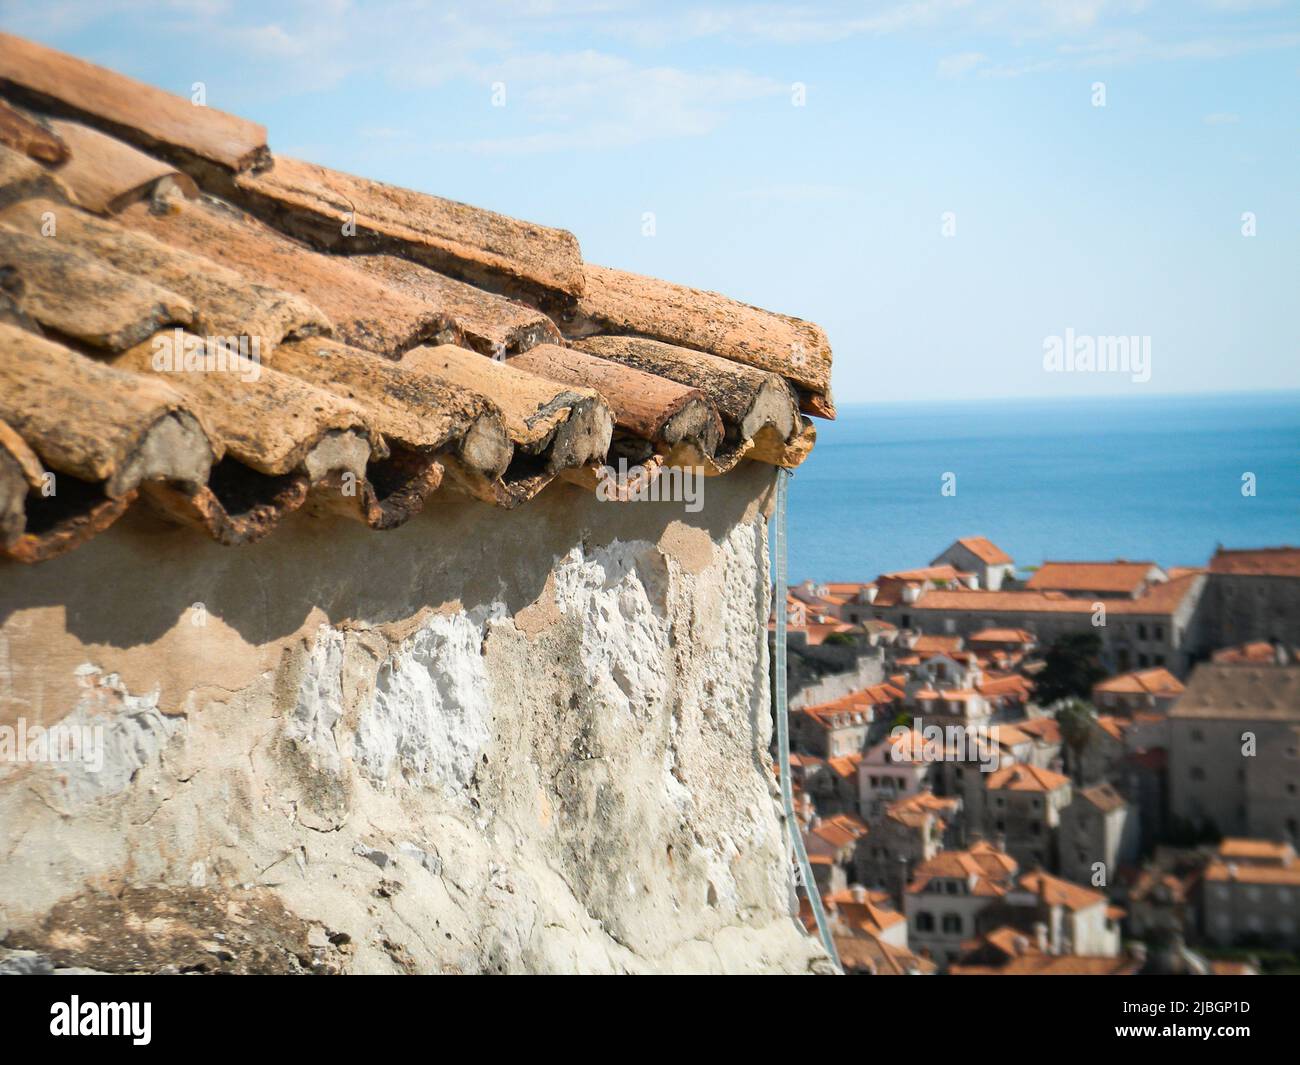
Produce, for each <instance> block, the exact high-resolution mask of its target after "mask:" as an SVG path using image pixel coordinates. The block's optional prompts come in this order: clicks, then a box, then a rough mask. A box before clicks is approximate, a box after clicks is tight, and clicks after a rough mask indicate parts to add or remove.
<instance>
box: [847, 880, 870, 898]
mask: <svg viewBox="0 0 1300 1065" xmlns="http://www.w3.org/2000/svg"><path fill="white" fill-rule="evenodd" d="M849 891H851V892H852V893H853V901H854V902H866V901H867V889H866V888H864V887H863V886H862V885H861V884H854V885H853V886H852V887H851V888H849Z"/></svg>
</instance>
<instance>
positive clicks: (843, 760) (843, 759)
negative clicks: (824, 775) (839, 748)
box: [826, 751, 862, 780]
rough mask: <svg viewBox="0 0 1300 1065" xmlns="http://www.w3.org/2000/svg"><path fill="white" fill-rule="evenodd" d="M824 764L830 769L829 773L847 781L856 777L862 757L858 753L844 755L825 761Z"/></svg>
mask: <svg viewBox="0 0 1300 1065" xmlns="http://www.w3.org/2000/svg"><path fill="white" fill-rule="evenodd" d="M826 764H827V765H828V766H830V767H831V771H832V772H833V773H834V774H835V775H836V776H838V777H842V778H844V779H845V780H848V779H849V778H850V777H854V776H856V775H857V772H858V766H860V765H861V764H862V755H861V753H859V752H856V751H855V752H854V753H853V754H844V755H840V756H838V757H836V758H828V759H826Z"/></svg>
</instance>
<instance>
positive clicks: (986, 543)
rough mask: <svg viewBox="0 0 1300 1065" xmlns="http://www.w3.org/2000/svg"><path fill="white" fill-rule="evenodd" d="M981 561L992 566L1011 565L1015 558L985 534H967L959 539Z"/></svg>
mask: <svg viewBox="0 0 1300 1065" xmlns="http://www.w3.org/2000/svg"><path fill="white" fill-rule="evenodd" d="M957 542H958V543H959V544H961V546H962V547H964V548H966V550H967V551H969V552H970V553H971V554H972V555H974V556H975V557H976V558H978V559H979V560H980V561H981V562H984V563H986V564H987V565H990V566H1006V565H1010V564H1011V563H1012V562H1013V561H1014V559H1012V557H1011V556H1010V555H1008V554H1007V553H1006V552H1005V551H1003V550H1002V548H1000V547H998V545H997V544H995V543H994V542H993V541H992V540H989V539H988V538H987V537H983V536H965V537H962V539H960V540H958V541H957Z"/></svg>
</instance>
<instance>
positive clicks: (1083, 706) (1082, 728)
mask: <svg viewBox="0 0 1300 1065" xmlns="http://www.w3.org/2000/svg"><path fill="white" fill-rule="evenodd" d="M1096 719H1097V715H1096V713H1095V712H1094V711H1093V708H1092V705H1091V704H1090V703H1086V702H1084V701H1083V700H1082V699H1067V700H1066V701H1065V702H1064V703H1062V704H1061V707H1060V709H1059V710H1057V711H1056V723H1057V724H1058V725H1060V726H1061V739H1062V740H1064V741H1065V746H1066V755H1067V761H1068V763H1069V765H1070V767H1071V769H1072V770H1073V771H1074V772H1075V773H1078V772H1079V770H1080V767H1081V765H1082V759H1083V752H1084V751H1085V750H1086V749H1087V747H1088V744H1089V743H1090V742H1091V741H1092V723H1093V722H1094V721H1095V720H1096Z"/></svg>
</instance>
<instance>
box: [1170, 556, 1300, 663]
mask: <svg viewBox="0 0 1300 1065" xmlns="http://www.w3.org/2000/svg"><path fill="white" fill-rule="evenodd" d="M1197 622H1198V625H1197V628H1196V633H1195V635H1196V647H1197V650H1198V651H1199V652H1200V653H1201V654H1202V655H1205V654H1209V653H1210V652H1212V651H1216V650H1218V649H1219V648H1221V647H1230V646H1233V645H1235V644H1244V643H1248V642H1250V641H1253V640H1270V641H1274V642H1275V643H1279V644H1281V645H1283V646H1285V647H1288V648H1295V647H1300V547H1263V548H1257V549H1247V550H1236V549H1229V548H1225V547H1220V548H1219V549H1218V550H1217V551H1215V553H1214V557H1213V558H1212V559H1211V560H1210V567H1209V577H1208V584H1207V587H1206V592H1205V602H1204V603H1203V604H1202V608H1201V610H1200V612H1199V615H1198V618H1197Z"/></svg>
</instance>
